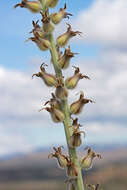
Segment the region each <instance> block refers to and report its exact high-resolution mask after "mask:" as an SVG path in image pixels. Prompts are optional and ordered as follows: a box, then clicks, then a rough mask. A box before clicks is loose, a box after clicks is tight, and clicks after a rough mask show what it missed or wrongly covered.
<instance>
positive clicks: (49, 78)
mask: <svg viewBox="0 0 127 190" xmlns="http://www.w3.org/2000/svg"><path fill="white" fill-rule="evenodd" d="M40 70H41V72H39V73H35V74H33V75H32V78H33V77H34V76H36V77H40V78H41V79H43V81H44V82H45V84H46V85H47V86H51V87H52V86H55V85H56V76H54V75H52V74H49V73H47V72H46V71H45V68H44V63H42V65H41V66H40Z"/></svg>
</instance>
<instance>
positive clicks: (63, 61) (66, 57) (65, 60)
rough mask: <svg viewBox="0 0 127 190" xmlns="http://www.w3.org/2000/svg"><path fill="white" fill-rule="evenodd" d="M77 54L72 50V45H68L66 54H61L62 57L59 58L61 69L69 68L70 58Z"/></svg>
mask: <svg viewBox="0 0 127 190" xmlns="http://www.w3.org/2000/svg"><path fill="white" fill-rule="evenodd" d="M75 54H77V53H73V52H71V50H70V46H68V48H67V49H65V51H64V54H63V55H62V56H61V55H60V57H59V59H58V66H59V67H60V68H61V69H66V68H68V66H69V64H70V60H71V58H72V57H74V55H75Z"/></svg>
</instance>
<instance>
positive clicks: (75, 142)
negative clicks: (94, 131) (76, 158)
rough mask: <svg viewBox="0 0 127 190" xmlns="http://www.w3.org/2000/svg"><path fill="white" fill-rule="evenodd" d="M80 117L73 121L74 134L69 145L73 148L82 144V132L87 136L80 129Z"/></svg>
mask: <svg viewBox="0 0 127 190" xmlns="http://www.w3.org/2000/svg"><path fill="white" fill-rule="evenodd" d="M77 121H78V119H77V118H76V119H74V120H73V123H72V131H73V133H72V136H71V137H70V139H69V146H70V147H71V148H75V147H78V146H80V145H81V144H82V140H81V134H82V133H83V134H84V137H85V132H84V131H80V129H79V127H80V126H81V125H80V124H78V122H77Z"/></svg>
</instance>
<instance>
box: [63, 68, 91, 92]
mask: <svg viewBox="0 0 127 190" xmlns="http://www.w3.org/2000/svg"><path fill="white" fill-rule="evenodd" d="M74 68H75V72H74V75H73V76H72V77H68V78H67V79H66V80H65V84H66V87H67V88H68V89H73V88H75V87H76V86H77V84H78V81H79V80H80V79H83V78H86V79H90V78H89V77H88V76H87V75H82V74H81V73H80V70H79V68H78V67H74Z"/></svg>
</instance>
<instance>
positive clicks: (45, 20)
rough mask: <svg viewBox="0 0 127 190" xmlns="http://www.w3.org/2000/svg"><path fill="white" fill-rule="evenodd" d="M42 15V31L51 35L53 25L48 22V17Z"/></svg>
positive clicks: (44, 13) (42, 13)
mask: <svg viewBox="0 0 127 190" xmlns="http://www.w3.org/2000/svg"><path fill="white" fill-rule="evenodd" d="M41 15H42V20H41V21H42V23H43V30H44V32H46V33H51V32H52V31H53V30H54V25H53V24H52V23H51V22H50V17H49V16H47V13H46V12H41Z"/></svg>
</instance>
